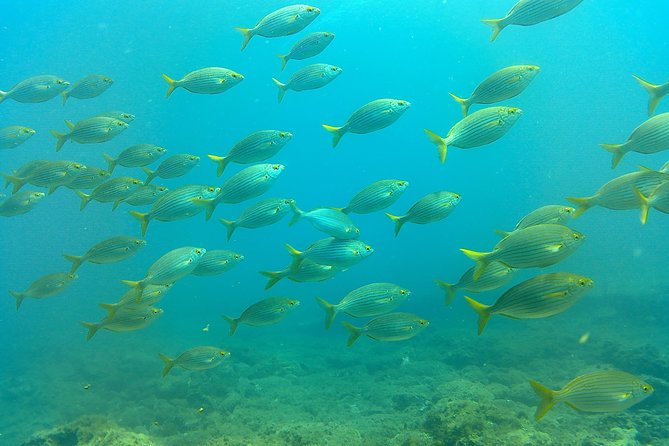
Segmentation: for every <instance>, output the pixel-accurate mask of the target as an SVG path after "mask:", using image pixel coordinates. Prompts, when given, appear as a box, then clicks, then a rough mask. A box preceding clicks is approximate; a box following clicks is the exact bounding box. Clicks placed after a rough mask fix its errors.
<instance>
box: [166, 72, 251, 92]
mask: <svg viewBox="0 0 669 446" xmlns="http://www.w3.org/2000/svg"><path fill="white" fill-rule="evenodd" d="M163 79H165V82H167V94H166V95H165V97H167V98H169V97H170V95H171V94H172V92H174V90H175V89H177V88H179V87H181V88H183V89H185V90H188V91H190V92H191V93H197V94H219V93H223V92H224V91H227V90H229V89H231V88H232V87H234V86H235V85H237V84H239V83H240V82H241V81H243V80H244V76H242V75H241V74H239V73H237V72H234V71H232V70H228V69H227V68H221V67H209V68H200V69H199V70H195V71H191V72H190V73H188V74H186V75H185V76H184V77H183V78H182V79H180V80H178V81H177V80H174V79H172V78H170V77H169V76H168V75H166V74H163Z"/></svg>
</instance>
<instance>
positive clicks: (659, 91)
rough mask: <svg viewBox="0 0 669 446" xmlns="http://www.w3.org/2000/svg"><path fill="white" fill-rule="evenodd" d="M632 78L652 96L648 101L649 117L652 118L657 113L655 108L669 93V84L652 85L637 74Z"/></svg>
mask: <svg viewBox="0 0 669 446" xmlns="http://www.w3.org/2000/svg"><path fill="white" fill-rule="evenodd" d="M632 77H633V78H634V79H636V81H637V82H638V83H639V85H641V86H642V87H643V88H644V90H646V92H647V93H648V94H649V95H650V98H649V99H648V116H651V115H652V114H653V113H654V112H655V108H656V107H657V105H658V104H659V103H660V101H661V100H662V98H664V97H665V96H666V95H667V93H669V82H665V83H664V84H651V83H650V82H648V81H645V80H643V79H642V78H640V77H639V76H637V75H635V74H633V75H632Z"/></svg>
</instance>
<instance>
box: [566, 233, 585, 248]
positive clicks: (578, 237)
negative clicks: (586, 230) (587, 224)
mask: <svg viewBox="0 0 669 446" xmlns="http://www.w3.org/2000/svg"><path fill="white" fill-rule="evenodd" d="M584 241H585V235H584V234H582V233H580V232H578V231H573V232H572V233H571V236H570V237H569V240H568V241H567V243H568V244H570V243H571V244H574V245H580V244H581V243H583V242H584Z"/></svg>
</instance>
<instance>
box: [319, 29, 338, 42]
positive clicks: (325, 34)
mask: <svg viewBox="0 0 669 446" xmlns="http://www.w3.org/2000/svg"><path fill="white" fill-rule="evenodd" d="M321 37H322V38H323V40H325V41H327V42H332V40H333V39H334V38H335V33H331V32H327V31H326V32H322V33H321Z"/></svg>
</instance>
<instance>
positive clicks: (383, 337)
mask: <svg viewBox="0 0 669 446" xmlns="http://www.w3.org/2000/svg"><path fill="white" fill-rule="evenodd" d="M342 325H343V326H344V328H346V330H348V332H349V333H350V335H349V338H348V341H347V342H346V345H347V346H348V347H350V346H352V345H353V344H354V343H355V341H357V340H358V338H359V337H360V336H363V335H364V336H367V337H369V338H372V339H374V340H377V341H405V340H407V339H411V338H413V337H414V336H416V335H417V334H418V333H420V332H421V331H423V330H424V329H425V328H427V326H428V325H430V322H429V321H428V320H426V319H423V318H421V317H419V316H416V315H415V314H411V313H390V314H384V315H383V316H379V317H376V318H374V319H372V320H371V321H369V322H367V323H366V324H365V325H364V326H362V327H356V326H355V325H353V324H349V323H348V322H342Z"/></svg>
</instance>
